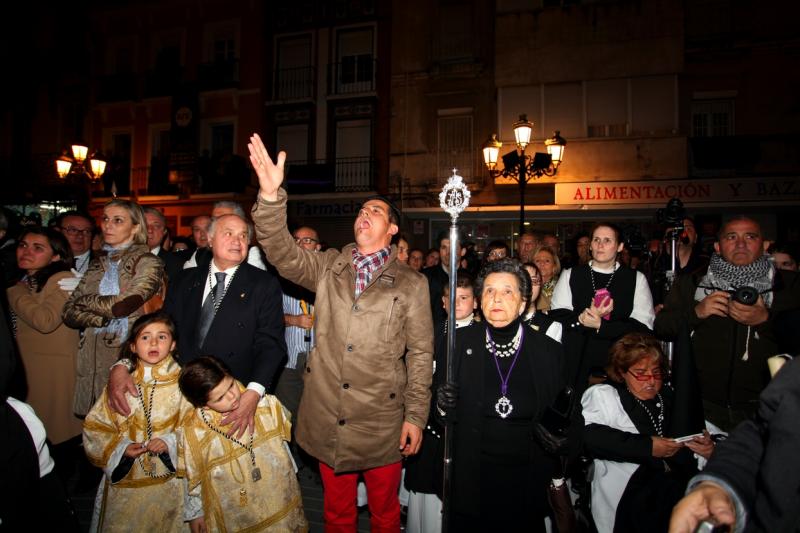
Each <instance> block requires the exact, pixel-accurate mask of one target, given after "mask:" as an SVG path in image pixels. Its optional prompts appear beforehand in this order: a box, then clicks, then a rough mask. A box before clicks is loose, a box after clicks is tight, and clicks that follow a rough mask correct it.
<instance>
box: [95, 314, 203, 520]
mask: <svg viewBox="0 0 800 533" xmlns="http://www.w3.org/2000/svg"><path fill="white" fill-rule="evenodd" d="M174 349H175V325H174V324H173V322H172V320H171V319H170V318H169V316H167V315H166V314H165V313H162V312H158V313H152V314H149V315H143V316H141V317H139V319H138V320H136V322H134V324H133V327H132V328H131V332H130V336H129V337H128V341H127V342H125V343H124V344H123V346H122V348H121V353H120V358H123V357H127V358H128V359H130V360H131V361H133V363H134V370H133V380H134V382H135V384H136V388H137V389H138V393H139V395H138V397H134V396H128V405H129V406H130V409H131V413H130V415H129V416H122V415H120V414H117V413H116V412H114V411H112V410H111V408H110V407H109V406H108V396H107V395H108V390H107V389H106V390H104V391H103V394H102V395H101V396H100V399H98V400H97V402H96V403H95V404H94V406H93V407H92V409H91V411H90V412H89V414H88V415H87V416H86V420H85V422H84V424H83V445H84V449H85V450H86V455H87V456H88V457H89V460H90V461H91V462H92V463H93V464H95V465H96V466H98V467H101V468H102V469H103V471H104V472H105V475H104V476H103V480H102V481H101V483H100V487H99V488H98V492H97V498H96V499H95V508H94V514H93V516H92V528H91V530H92V531H178V530H180V529H184V530H185V528H186V526H185V525H184V524H183V512H182V511H183V506H184V494H185V489H184V487H185V482H184V481H183V480H179V479H177V477H176V474H177V472H176V468H175V467H176V466H177V464H178V456H177V445H178V442H177V441H178V438H177V436H176V431H177V430H178V428H179V427H180V423H181V421H182V420H183V419H184V418H185V417H186V416H187V415H188V414H189V413H190V412H191V406H189V404H188V403H187V402H186V401H185V400H183V397H182V396H181V392H180V389H179V388H178V376H179V374H180V367H179V366H178V364H177V363H176V362H175V360H174V359H173V358H172V355H171V354H172V351H173V350H174Z"/></svg>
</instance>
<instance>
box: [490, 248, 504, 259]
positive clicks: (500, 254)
mask: <svg viewBox="0 0 800 533" xmlns="http://www.w3.org/2000/svg"><path fill="white" fill-rule="evenodd" d="M505 256H506V253H505V251H503V250H492V251H491V252H489V259H503V258H504V257H505Z"/></svg>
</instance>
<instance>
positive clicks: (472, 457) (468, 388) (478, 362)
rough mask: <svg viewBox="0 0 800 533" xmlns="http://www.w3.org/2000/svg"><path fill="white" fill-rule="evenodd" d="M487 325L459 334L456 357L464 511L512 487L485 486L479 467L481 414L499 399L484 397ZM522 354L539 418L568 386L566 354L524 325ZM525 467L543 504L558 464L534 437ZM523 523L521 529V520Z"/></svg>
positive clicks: (457, 486)
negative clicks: (490, 494)
mask: <svg viewBox="0 0 800 533" xmlns="http://www.w3.org/2000/svg"><path fill="white" fill-rule="evenodd" d="M485 328H486V324H484V323H476V324H473V325H471V326H467V327H464V328H461V329H459V330H458V331H457V332H456V350H455V353H456V354H458V356H457V358H456V360H455V363H454V367H455V371H454V375H455V378H456V382H457V383H458V386H459V399H458V404H457V408H456V410H455V413H454V418H455V424H454V439H453V441H454V446H453V447H454V460H453V465H454V466H453V487H454V492H453V496H454V503H453V508H454V510H455V512H457V513H460V514H462V515H463V514H466V515H474V514H475V513H476V512H477V513H480V511H479V510H480V509H481V507H482V506H481V494H482V492H484V491H487V490H488V491H495V490H496V491H507V490H509V489H510V488H509V487H488V486H484V484H483V483H482V479H483V477H484V476H483V475H482V473H481V469H480V466H479V463H480V456H481V426H482V419H483V413H484V410H485V408H486V407H485V406H486V403H487V402H489V403H494V401H495V399H496V391H494V390H493V391H491V392H490V393H489V396H488V397H486V398H485V397H484V392H485V390H484V389H485V387H484V363H485V361H484V357H486V356H488V355H487V352H486V348H485V334H486V333H485V331H486V330H485ZM520 357H525V358H527V364H528V367H529V368H530V370H531V378H532V380H533V383H534V387H533V390H532V394H533V397H534V403H535V406H536V408H535V409H536V412H535V414H534V416H533V421H538V420H540V419H541V417H542V415H543V414H544V412H545V409H546V408H547V407H548V406H550V405H551V404H552V403H553V401H554V399H555V398H556V396H557V395H558V393H559V392H560V391H561V389H563V388H564V386H565V385H566V375H565V371H564V353H563V350H562V348H561V345H560V344H559V343H558V342H556V341H554V340H553V339H551V338H550V337H548V336H546V335H545V334H544V333H543V332H538V331H535V330H533V329H532V328H530V327H526V330H525V339H524V341H523V345H522V351H521V352H520ZM439 374H441V375H443V374H444V372H441V373H439V372H437V375H439ZM531 425H532V424H531ZM531 439H532V437H531ZM526 467H527V468H528V470H529V471H530V472H531V475H532V476H534V477H535V478H536V479H537V480H541V497H542V501H541V502H540V503H541V504H542V505H545V504H544V501H543V500H544V495H545V487H546V484H547V481H548V480H549V477H550V476H551V475H552V473H553V472H552V468H553V467H554V462H553V459H551V458H548V457H545V455H544V452H543V451H542V450H541V448H539V446H538V445H536V444H535V442H534V441H533V440H532V441H531V456H530V462H529V464H528V465H526ZM519 511H520V510H515V511H514V512H515V513H516V512H519ZM528 511H530V510H528ZM528 514H529V515H530V518H531V521H533V520H535V518H534V516H535V513H533V512H530V513H528ZM491 519H492V517H490V516H481V520H482V521H487V522H488V521H490V520H491ZM520 526H521V527H522V524H520Z"/></svg>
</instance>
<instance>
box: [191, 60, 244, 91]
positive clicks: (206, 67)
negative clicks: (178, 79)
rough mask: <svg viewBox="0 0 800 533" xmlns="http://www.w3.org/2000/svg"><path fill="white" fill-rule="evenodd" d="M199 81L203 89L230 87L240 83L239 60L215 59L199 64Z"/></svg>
mask: <svg viewBox="0 0 800 533" xmlns="http://www.w3.org/2000/svg"><path fill="white" fill-rule="evenodd" d="M197 83H198V85H199V87H200V90H201V91H214V90H217V89H230V88H233V87H237V86H238V85H239V61H238V60H236V59H231V60H228V61H214V62H212V63H202V64H200V65H197Z"/></svg>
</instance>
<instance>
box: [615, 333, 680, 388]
mask: <svg viewBox="0 0 800 533" xmlns="http://www.w3.org/2000/svg"><path fill="white" fill-rule="evenodd" d="M646 357H649V358H652V359H656V361H657V362H658V366H659V367H660V368H661V372H662V373H663V374H664V375H666V374H667V370H668V368H667V358H666V357H664V352H663V351H661V341H659V340H658V339H656V338H655V337H654V336H653V335H650V334H649V333H628V334H627V335H625V336H623V337H622V338H620V339H619V340H617V342H615V343H614V344H613V345H612V346H611V349H610V350H609V351H608V366H607V367H606V372H607V373H608V377H609V378H611V379H612V380H614V381H616V382H618V383H622V382H623V381H625V380H624V378H623V377H622V376H623V374H625V372H627V371H628V369H629V368H630V367H632V366H633V365H635V364H636V363H638V362H639V361H641V360H642V359H644V358H646Z"/></svg>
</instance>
